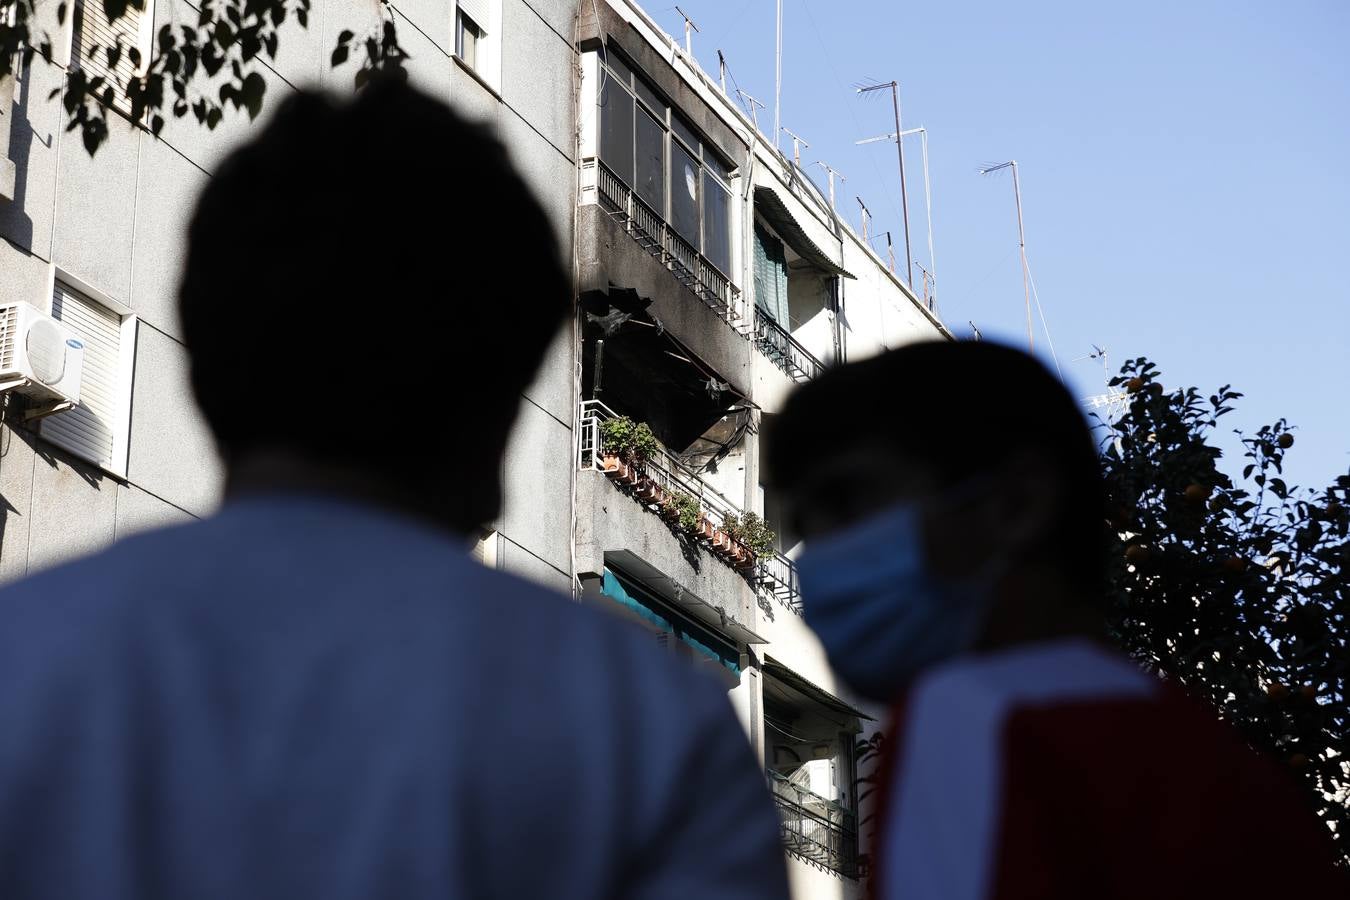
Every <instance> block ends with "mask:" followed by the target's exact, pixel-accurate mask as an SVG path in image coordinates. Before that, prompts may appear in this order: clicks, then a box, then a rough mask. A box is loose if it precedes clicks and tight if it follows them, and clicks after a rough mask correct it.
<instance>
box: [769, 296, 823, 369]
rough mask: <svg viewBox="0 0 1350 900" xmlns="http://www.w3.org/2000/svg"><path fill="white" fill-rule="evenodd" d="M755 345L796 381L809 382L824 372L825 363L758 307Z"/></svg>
mask: <svg viewBox="0 0 1350 900" xmlns="http://www.w3.org/2000/svg"><path fill="white" fill-rule="evenodd" d="M754 316H755V328H754V336H755V346H756V347H758V348H759V352H760V353H763V354H764V355H765V356H766V357H768V358H769V360H770V361H771V362H772V363H773V364H774V365H776V366H778V368H780V369H782V370H783V371H784V372H786V373H787V376H788V377H789V378H791V379H792V380H793V381H796V382H802V381H810V380H811V379H812V378H815V377H817V376H819V375H820V373H822V372H824V371H825V364H824V363H823V362H821V361H820V360H819V359H817V358H816V356H815V354H813V353H812V352H811V351H810V350H807V349H806V348H805V347H803V346H802V345H801V343H799V342H798V340H797V339H796V338H794V337H793V336H792V334H791V333H790V332H789V331H788V330H787V329H786V328H784V327H783V326H782V325H780V324H778V322H777V321H775V320H774V318H773V317H772V316H770V315H769V314H768V313H766V312H764V311H763V310H761V309H760V308H759V307H755V313H754Z"/></svg>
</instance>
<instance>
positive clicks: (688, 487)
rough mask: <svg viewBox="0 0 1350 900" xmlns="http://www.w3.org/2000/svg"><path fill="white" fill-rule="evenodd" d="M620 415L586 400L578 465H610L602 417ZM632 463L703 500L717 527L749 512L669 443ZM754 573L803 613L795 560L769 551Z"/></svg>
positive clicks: (769, 591)
mask: <svg viewBox="0 0 1350 900" xmlns="http://www.w3.org/2000/svg"><path fill="white" fill-rule="evenodd" d="M614 418H618V414H617V413H615V412H614V411H613V410H612V409H610V408H609V407H608V406H606V405H605V404H604V403H602V402H601V401H599V400H586V401H584V402H583V403H582V404H581V442H580V456H579V457H578V459H577V465H578V466H579V467H580V468H581V469H582V470H586V469H592V470H594V471H597V472H600V471H604V465H603V462H602V460H603V459H604V456H605V447H604V436H603V431H602V429H601V423H602V422H604V421H605V420H607V419H614ZM632 468H633V471H634V473H635V475H636V476H637V479H638V480H640V481H641V482H642V483H643V484H644V485H655V486H656V487H659V488H660V489H661V490H663V491H665V492H668V493H675V492H678V493H681V494H687V495H688V496H691V497H693V498H695V499H696V500H698V503H699V506H700V508H701V509H702V510H703V513H704V516H705V517H706V518H707V519H708V521H709V522H710V523H711V525H712V527H713V528H718V529H720V528H721V527H722V526H723V525H724V523H725V522H726V520H727V517H728V516H735V517H737V518H740V517H741V516H742V515H743V514H744V513H743V511H742V510H741V508H740V507H739V506H737V505H736V504H735V503H733V502H732V501H731V500H729V499H728V498H727V497H726V496H725V495H724V494H722V493H721V492H720V491H718V490H717V489H716V488H714V487H713V486H712V485H710V484H708V483H707V482H706V481H704V480H703V479H702V478H701V477H699V475H698V473H696V472H694V471H693V470H692V469H690V468H689V467H688V466H686V465H685V464H684V463H682V462H680V460H679V459H678V458H676V457H675V455H674V454H672V453H671V452H670V451H669V450H667V449H666V448H664V447H661V448H660V449H659V450H658V451H657V452H656V453H655V454H654V455H653V456H652V458H651V459H648V460H646V461H645V462H643V463H641V464H640V465H635V466H633V467H632ZM634 499H636V500H637V501H638V502H641V503H644V505H650V506H652V507H655V506H656V505H657V504H656V501H655V500H651V501H644V500H642V499H641V498H640V497H639V496H638V495H637V494H636V493H635V494H634ZM750 576H751V579H752V581H753V583H754V586H755V589H756V591H758V592H759V593H760V594H761V595H762V596H765V597H770V598H772V599H774V600H775V601H777V602H778V604H779V605H780V606H783V607H785V608H787V609H788V610H789V611H791V612H794V613H796V614H797V615H801V614H802V605H801V593H800V591H799V590H798V587H797V567H796V566H795V565H794V564H793V562H792V560H790V559H788V558H787V557H786V556H784V555H783V554H781V553H773V554H768V553H765V554H763V555H761V556H759V557H758V558H756V560H755V565H754V568H753V570H751V571H750Z"/></svg>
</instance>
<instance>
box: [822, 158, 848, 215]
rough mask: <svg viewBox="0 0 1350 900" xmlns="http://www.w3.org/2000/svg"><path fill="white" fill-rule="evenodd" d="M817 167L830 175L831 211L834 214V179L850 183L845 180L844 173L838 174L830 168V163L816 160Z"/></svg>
mask: <svg viewBox="0 0 1350 900" xmlns="http://www.w3.org/2000/svg"><path fill="white" fill-rule="evenodd" d="M816 165H818V166H820V167H821V168H822V169H824V170H825V171H826V173H827V174H828V175H829V178H830V211H831V212H833V211H834V179H835V178H838V179H839V180H840V181H848V179H847V178H845V177H844V176H843V173H841V172H838V171H836V170H835V169H832V168H830V166H829V164H828V163H825V162H822V161H820V160H816Z"/></svg>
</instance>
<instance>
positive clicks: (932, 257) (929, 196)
mask: <svg viewBox="0 0 1350 900" xmlns="http://www.w3.org/2000/svg"><path fill="white" fill-rule="evenodd" d="M912 134H917V135H919V136H920V137H921V138H922V140H923V143H922V146H923V208H924V212H925V214H926V215H927V218H928V265H929V267H930V268H929V270H928V271H927V272H924V274H925V276H926V277H928V278H930V279H931V280H932V282H933V295H932V302H930V303H929V308H930V309H932V308H935V307H936V306H937V254H936V253H935V252H934V251H933V183H932V181H931V180H930V179H929V177H928V129H927V128H924V127H923V126H922V125H920V126H919V127H918V128H910V129H907V130H905V131H901V132H898V133H897V132H894V131H893V132H891V133H890V134H882V135H877V136H876V137H870V138H865V139H863V140H861V141H857V142H856V143H855V146H859V147H860V146H862V145H863V144H875V143H877V142H878V141H896V140H900V139H903V138H907V137H909V136H910V135H912ZM901 186H902V188H903V182H902V185H901ZM915 265H918V261H917V260H916V261H915ZM919 270H920V271H921V272H923V271H924V269H923V266H919ZM911 287H913V285H911ZM925 290H927V286H926V285H925Z"/></svg>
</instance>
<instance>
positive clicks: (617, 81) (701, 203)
mask: <svg viewBox="0 0 1350 900" xmlns="http://www.w3.org/2000/svg"><path fill="white" fill-rule="evenodd" d="M596 55H597V57H598V61H599V71H600V79H601V83H600V90H599V91H597V95H596V104H597V107H598V109H597V117H596V125H597V131H598V136H600V135H603V134H604V128H605V116H606V115H607V113H606V105H605V103H604V95H605V89H606V88H607V87H609V83H610V82H611V81H612V82H613V83H614V85H615V86H616V87H619V88H622V89H623V92H624V93H623V95H622V96H626V97H627V99H628V100H629V101H631V102H632V103H633V114H632V116H631V117H630V119H631V127H630V130H631V131H632V148H631V154H632V159H633V171H632V172H620V171H618V170H617V169H615V168H614V167H613V166H612V165H611V163H610V161H609V160H607V159H605V156H604V152H603V139H602V138H601V139H599V140H597V142H596V156H597V157H598V158H599V159H600V160H601V162H604V163H605V165H606V166H609V167H610V170H611V171H613V172H614V173H615V174H616V175H618V176H619V180H620V181H622V182H623V183H624V184H625V185H626V186H627V187H628V188H629V189H630V190H632V191H633V193H634V195H637V196H639V198H640V199H642V201H643V203H646V202H647V201H646V199H645V198H641V197H640V195H638V187H637V181H638V178H637V161H638V158H639V157H638V140H637V123H638V118H637V117H638V116H639V115H641V114H649V115H651V116H652V118H653V119H655V120H656V122H657V124H658V125H660V126H661V129H662V136H663V140H664V148H663V180H664V182H665V184H664V190H663V192H662V193H663V196H664V206H663V208H661V209H659V210H656V213H657V215H659V216H660V218H661V221H663V222H664V223H666V225H667V226H669V227H670V229H671V230H672V231H673V232H674V233H675V234H676V235H678V236H679V237H680V239H681V240H685V241H689V239H688V238H687V237H685V236H684V235H683V234H681V233H680V232H679V231H678V230H677V229H676V228H675V224H674V206H675V189H676V180H675V172H674V169H673V168H672V167H673V166H674V161H675V152H674V151H675V150H676V148H678V149H680V150H682V151H684V152H685V153H687V154H688V155H689V156H690V158H691V159H692V160H693V162H694V165H695V167H696V169H697V171H696V172H695V183H696V191H695V199H694V205H695V207H696V209H695V218H696V219H697V226H698V227H697V231H698V238H697V240H695V241H689V243H691V244H693V245H694V250H695V251H696V252H697V253H698V254H699V256H700V257H702V258H703V260H704V261H705V262H707V263H708V264H709V265H710V266H712V267H713V268H714V269H715V270H717V271H718V272H719V273H720V274H721V275H722V276H723V277H725V278H727V279H728V280H729V281H732V282H734V281H735V279H734V278H733V277H732V276H731V273H730V272H729V271H723V269H722V265H721V264H720V263H719V262H717V261H715V260H713V258H712V257H711V256H710V255H709V254H708V253H707V248H708V238H709V236H708V233H707V230H708V229H707V209H706V204H705V198H706V194H707V190H706V189H705V187H704V179H705V178H711V179H712V180H713V181H714V182H715V183H716V185H717V186H718V187H719V188H721V189H722V190H723V191H724V192H725V193H726V195H727V197H728V200H730V198H732V197H734V196H735V191H733V190H732V188H731V184H730V180H731V178H732V177H733V176H734V173H735V169H736V167H735V166H734V165H732V164H729V163H728V162H726V160H725V159H724V158H723V157H722V155H721V153H719V152H717V151H716V150H715V149H713V148H712V147H710V146H709V145H708V142H707V141H706V140H704V139H703V138H702V137H701V136H700V135H699V134H698V132H697V130H696V129H695V128H694V126H693V125H692V124H690V122H689V120H688V118H687V117H685V116H684V115H683V114H681V113H680V112H679V111H678V110H677V109H676V108H675V107H674V105H673V104H672V103H671V102H669V101H668V100H666V99H665V97H664V95H663V94H662V93H661V92H660V91H659V90H658V89H657V88H656V87H654V86H653V85H652V84H651V82H650V81H649V80H648V79H646V78H644V77H643V76H642V73H641V71H640V70H639V69H638V67H637V66H636V65H634V64H633V63H631V62H630V61H629V60H628V59H627V58H625V57H624V56H623V54H622V53H621V52H619V51H617V50H616V49H615V48H614V47H613V46H612V45H610V44H606V45H605V46H604V47H603V48H602V49H601V50H600V51H599V53H597V54H596ZM654 100H656V101H660V102H661V107H660V109H654V108H653V107H652V102H653V101H654ZM691 140H692V141H693V142H694V144H693V146H691V145H690V141H691ZM733 207H734V204H732V203H730V202H728V204H727V215H726V220H727V221H726V233H725V240H726V247H725V248H724V254H725V257H726V268H727V269H728V270H730V269H732V268H734V267H735V245H734V237H735V235H734V232H735V224H734V217H733V212H734V208H733Z"/></svg>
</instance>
